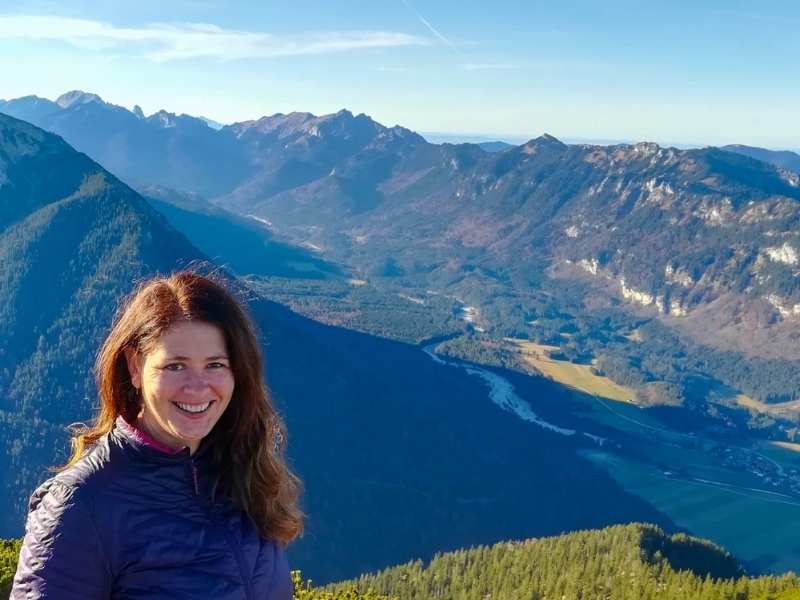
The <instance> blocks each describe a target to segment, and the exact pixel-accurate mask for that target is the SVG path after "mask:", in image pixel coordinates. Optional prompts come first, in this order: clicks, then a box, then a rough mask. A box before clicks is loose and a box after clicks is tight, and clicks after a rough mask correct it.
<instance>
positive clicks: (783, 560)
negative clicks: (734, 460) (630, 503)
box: [583, 450, 800, 572]
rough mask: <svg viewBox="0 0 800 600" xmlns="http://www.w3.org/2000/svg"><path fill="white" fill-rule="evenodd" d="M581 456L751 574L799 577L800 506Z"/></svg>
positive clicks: (601, 455)
mask: <svg viewBox="0 0 800 600" xmlns="http://www.w3.org/2000/svg"><path fill="white" fill-rule="evenodd" d="M583 454H584V455H585V456H586V457H587V458H589V459H590V460H592V461H593V462H594V463H595V464H597V465H598V466H600V467H602V468H603V469H605V470H606V471H608V473H609V474H610V475H611V476H612V477H614V479H616V480H617V481H618V482H619V484H620V485H622V486H623V487H624V488H625V489H626V490H628V491H629V492H632V493H634V494H636V495H637V496H640V497H641V498H643V499H644V500H646V501H648V502H650V503H651V504H652V505H653V506H654V507H655V508H657V509H658V510H660V511H661V512H663V513H664V514H666V515H667V516H668V517H670V518H671V519H672V520H673V521H674V522H675V524H676V525H678V526H679V527H682V528H685V529H687V530H689V531H691V532H692V533H693V534H695V535H699V536H702V537H706V538H709V539H711V540H713V541H715V542H716V543H718V544H721V545H723V546H724V547H726V548H727V549H728V550H730V551H731V552H732V553H733V554H735V555H736V556H737V558H739V559H740V560H742V561H744V562H745V563H748V564H749V565H750V567H751V568H756V569H759V570H765V571H773V572H783V571H788V570H794V571H800V500H790V499H785V498H782V497H778V496H770V495H767V494H761V493H757V492H743V491H740V490H736V489H727V488H724V487H721V486H719V487H718V486H713V485H709V484H703V483H699V482H692V481H684V480H679V479H675V478H670V477H667V476H665V475H664V473H663V471H662V470H661V469H656V468H654V467H652V466H649V465H646V464H643V463H640V462H638V461H634V460H629V459H626V458H623V457H620V456H618V455H612V454H608V453H606V452H599V451H596V450H591V451H586V452H584V453H583Z"/></svg>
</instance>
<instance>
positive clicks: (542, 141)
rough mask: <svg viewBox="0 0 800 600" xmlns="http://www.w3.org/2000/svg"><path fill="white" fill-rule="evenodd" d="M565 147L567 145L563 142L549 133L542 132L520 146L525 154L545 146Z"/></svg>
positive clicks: (534, 152)
mask: <svg viewBox="0 0 800 600" xmlns="http://www.w3.org/2000/svg"><path fill="white" fill-rule="evenodd" d="M566 147H567V145H566V144H565V143H564V142H562V141H561V140H559V139H558V138H556V137H554V136H552V135H550V134H549V133H544V134H542V135H540V136H539V137H537V138H534V139H532V140H530V141H528V142H526V143H525V144H524V145H523V146H521V148H522V152H524V153H525V154H536V152H537V151H538V150H541V149H545V148H551V149H563V148H566Z"/></svg>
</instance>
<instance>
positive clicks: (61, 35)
mask: <svg viewBox="0 0 800 600" xmlns="http://www.w3.org/2000/svg"><path fill="white" fill-rule="evenodd" d="M0 39H4V40H9V39H23V40H33V41H60V42H65V43H67V44H70V45H72V46H75V47H78V48H83V49H86V50H93V51H100V50H110V49H115V50H116V49H120V48H132V49H133V50H134V52H135V53H137V54H139V55H141V56H144V57H145V58H148V59H150V60H153V61H157V62H165V61H170V60H181V59H190V58H217V59H220V60H236V59H243V58H272V57H278V56H296V55H303V54H326V53H331V52H344V51H348V50H362V49H368V48H389V47H398V46H419V45H428V44H430V40H428V39H425V38H421V37H418V36H413V35H409V34H406V33H400V32H394V31H326V32H306V33H298V34H294V35H273V34H269V33H260V32H252V31H238V30H233V29H223V28H222V27H218V26H216V25H211V24H208V23H184V24H179V25H174V24H165V23H153V24H150V25H147V26H145V27H116V26H114V25H111V24H109V23H103V22H101V21H92V20H88V19H74V18H69V17H61V16H36V15H0Z"/></svg>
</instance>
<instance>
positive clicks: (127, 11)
mask: <svg viewBox="0 0 800 600" xmlns="http://www.w3.org/2000/svg"><path fill="white" fill-rule="evenodd" d="M798 27H800V3H796V2H788V1H787V2H770V1H769V0H764V1H761V2H736V1H735V0H728V1H724V2H723V1H719V2H717V1H713V0H709V1H694V2H683V1H679V0H665V1H656V0H653V1H638V2H634V1H624V0H606V1H604V2H599V1H586V2H569V1H566V0H559V1H548V2H541V1H538V0H528V1H520V2H517V1H506V2H504V1H502V0H501V1H495V2H487V1H486V0H483V1H473V0H460V1H458V2H450V1H429V2H422V1H421V0H372V1H365V0H333V1H332V0H327V1H322V0H319V1H311V0H294V1H293V2H274V1H266V0H262V1H259V2H236V1H224V2H223V1H216V0H197V1H189V0H159V1H154V0H136V1H131V0H126V1H124V2H123V1H118V0H105V1H104V2H96V1H89V0H70V1H68V2H67V1H55V0H51V1H46V0H36V1H32V0H26V1H19V0H5V1H4V2H3V3H2V5H1V7H0V73H2V78H1V79H0V98H6V99H8V98H13V97H18V96H22V95H27V94H37V95H40V96H44V97H48V98H55V97H56V96H58V95H59V94H61V93H63V92H65V91H67V90H71V89H83V90H85V91H91V92H95V93H97V94H99V95H101V96H102V97H103V98H104V99H105V100H107V101H110V102H114V103H116V104H121V105H123V106H127V107H132V106H133V105H134V104H137V103H138V104H140V105H141V106H142V108H143V109H144V110H145V112H146V113H148V114H149V113H151V112H154V111H156V110H158V109H160V108H165V109H167V110H170V111H173V112H179V113H180V112H186V113H189V114H195V115H204V116H207V117H211V118H213V119H216V120H218V121H222V122H233V121H241V120H246V119H252V118H257V117H259V116H262V115H265V114H273V113H276V112H290V111H293V110H304V111H310V112H314V113H317V114H323V113H328V112H334V111H336V110H338V109H340V108H348V109H350V110H352V111H353V112H364V113H367V114H369V115H370V116H372V117H373V118H375V119H376V120H378V121H380V122H382V123H385V124H387V125H394V124H401V125H404V126H407V127H409V128H411V129H414V130H417V131H422V132H449V133H462V134H475V135H484V136H487V137H498V136H502V137H505V138H507V139H511V140H512V141H516V140H522V139H527V138H530V137H534V136H536V135H539V134H541V133H544V132H548V133H551V134H553V135H556V136H557V137H560V138H564V139H578V138H580V139H587V140H624V141H634V140H636V141H638V140H652V141H657V142H660V143H678V144H697V145H706V144H725V143H746V144H752V145H760V146H766V147H771V148H791V149H797V148H800V119H798V116H800V77H798V66H797V65H798V58H799V57H800V36H799V35H797V30H798Z"/></svg>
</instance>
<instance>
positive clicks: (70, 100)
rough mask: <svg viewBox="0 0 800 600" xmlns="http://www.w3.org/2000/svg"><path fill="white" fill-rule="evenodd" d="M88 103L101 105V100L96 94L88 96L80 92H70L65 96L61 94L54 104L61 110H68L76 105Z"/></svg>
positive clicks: (88, 94)
mask: <svg viewBox="0 0 800 600" xmlns="http://www.w3.org/2000/svg"><path fill="white" fill-rule="evenodd" d="M90 102H98V103H100V104H103V99H102V98H100V96H98V95H97V94H90V93H87V92H83V91H81V90H72V91H71V92H67V93H66V94H61V95H60V96H59V97H58V99H57V100H56V104H58V105H59V106H60V107H61V108H70V107H72V106H75V105H77V104H88V103H90Z"/></svg>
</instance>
